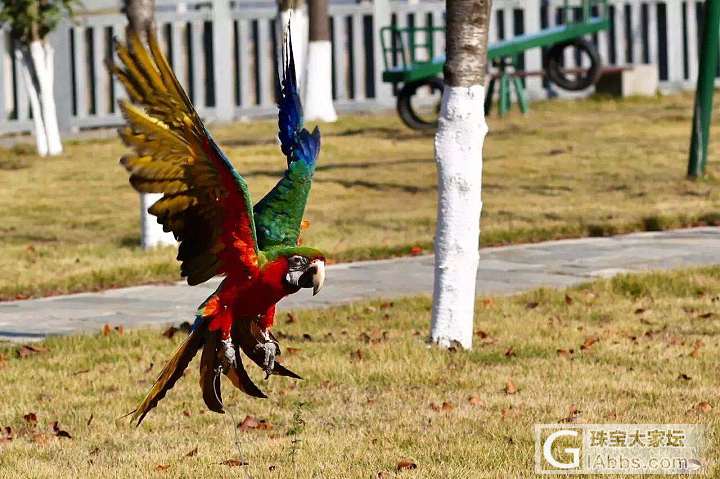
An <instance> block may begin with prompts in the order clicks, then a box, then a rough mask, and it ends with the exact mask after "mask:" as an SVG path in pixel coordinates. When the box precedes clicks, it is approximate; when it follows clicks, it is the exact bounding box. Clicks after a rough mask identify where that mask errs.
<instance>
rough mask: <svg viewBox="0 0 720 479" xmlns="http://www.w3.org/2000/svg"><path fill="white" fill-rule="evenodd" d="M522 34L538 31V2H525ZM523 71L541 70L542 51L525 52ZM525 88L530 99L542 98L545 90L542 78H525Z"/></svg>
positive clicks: (538, 49) (531, 0)
mask: <svg viewBox="0 0 720 479" xmlns="http://www.w3.org/2000/svg"><path fill="white" fill-rule="evenodd" d="M524 5H525V13H524V16H523V18H524V20H525V25H524V32H525V34H533V33H535V32H539V31H540V0H527V1H526V2H525V4H524ZM525 70H527V71H530V72H535V71H540V70H542V50H541V49H540V48H533V49H532V50H530V51H527V52H525ZM525 86H526V89H527V93H528V96H529V97H530V98H544V97H545V90H543V86H542V76H529V77H526V78H525Z"/></svg>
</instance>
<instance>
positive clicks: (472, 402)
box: [468, 394, 485, 406]
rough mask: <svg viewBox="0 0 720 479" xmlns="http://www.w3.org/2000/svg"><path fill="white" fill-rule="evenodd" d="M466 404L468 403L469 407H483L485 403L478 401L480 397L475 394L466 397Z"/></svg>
mask: <svg viewBox="0 0 720 479" xmlns="http://www.w3.org/2000/svg"><path fill="white" fill-rule="evenodd" d="M468 403H470V405H471V406H484V405H485V402H484V401H483V400H482V399H480V396H478V395H477V394H473V395H471V396H469V397H468Z"/></svg>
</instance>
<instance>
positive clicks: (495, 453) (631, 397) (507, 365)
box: [0, 267, 720, 478]
mask: <svg viewBox="0 0 720 479" xmlns="http://www.w3.org/2000/svg"><path fill="white" fill-rule="evenodd" d="M718 291H720V268H718V267H713V268H706V269H698V270H691V271H685V272H676V273H658V274H645V275H632V276H622V277H618V278H616V279H613V280H608V281H599V282H595V283H592V284H589V285H585V286H581V287H577V288H572V289H569V290H566V291H556V290H548V289H544V290H537V291H533V292H530V293H527V294H523V295H518V296H514V297H500V298H487V299H481V300H479V301H478V312H477V319H476V329H477V333H476V345H475V349H474V350H473V351H471V352H461V351H458V352H446V351H441V350H439V349H437V348H430V347H427V345H426V344H425V334H426V332H427V328H428V321H429V309H430V303H429V300H428V299H426V298H416V299H407V300H402V301H395V302H394V303H388V302H382V301H376V302H372V303H361V304H356V305H352V306H347V307H343V308H336V309H330V310H325V311H312V312H301V313H297V314H296V318H297V320H296V321H293V322H290V323H288V322H287V321H286V320H285V319H284V318H281V319H280V321H279V324H278V326H277V330H278V331H279V332H281V333H282V334H281V335H282V337H283V338H284V339H282V340H281V341H282V342H283V346H284V347H285V351H286V356H285V361H286V364H288V365H289V366H290V367H292V368H293V369H295V370H297V371H298V372H300V373H301V374H303V375H304V377H305V380H303V381H300V382H294V381H291V380H285V379H283V378H272V380H271V381H270V382H269V383H264V382H260V378H259V375H258V374H256V373H257V372H258V371H257V370H256V368H253V371H252V372H253V373H255V374H254V376H255V377H256V378H257V380H258V381H259V382H260V384H262V386H263V388H264V389H265V390H266V391H267V392H268V393H269V395H270V398H269V399H267V400H252V399H249V398H247V397H245V396H242V395H241V394H238V393H236V392H235V391H231V390H230V388H229V387H228V384H227V383H225V384H224V392H225V394H224V396H225V398H226V404H228V405H229V409H230V411H231V412H232V413H233V415H234V418H230V417H229V416H220V415H217V414H213V413H208V412H204V407H203V404H202V400H201V397H200V391H199V387H198V385H197V379H198V374H197V370H196V368H197V361H196V362H194V363H193V364H192V365H191V368H190V372H189V373H188V375H187V376H186V377H185V378H184V379H183V380H182V381H181V382H180V384H179V385H178V387H176V389H174V390H173V391H172V392H171V393H170V395H169V396H168V397H167V398H166V399H165V400H164V401H163V402H162V403H161V405H160V407H159V408H158V409H157V410H155V411H153V412H152V413H151V414H150V416H149V417H148V418H147V420H146V422H145V423H144V424H143V425H142V426H141V427H139V428H134V427H131V426H130V425H129V424H128V423H127V422H126V420H118V419H117V418H118V417H119V416H121V415H122V414H124V413H126V412H127V411H129V410H130V409H131V408H132V407H133V406H134V405H135V403H136V402H137V401H138V400H139V399H140V398H141V396H142V394H143V393H144V392H145V390H146V389H147V388H148V387H149V386H150V384H151V382H152V380H153V379H154V377H155V376H156V375H157V373H158V370H159V368H160V366H161V364H162V362H163V361H164V359H165V358H167V357H168V355H169V354H170V352H171V351H172V350H173V348H174V347H175V346H176V344H177V342H178V341H179V340H180V337H179V336H180V335H179V334H178V335H176V336H175V337H174V338H173V339H172V340H168V339H167V338H165V337H163V336H162V335H161V334H160V331H159V330H154V329H150V330H138V331H126V332H124V334H122V335H120V334H118V333H116V332H112V333H110V334H109V335H107V336H104V335H102V334H98V335H94V336H92V335H86V336H76V337H66V338H53V339H50V340H48V341H46V342H45V343H43V344H41V345H40V349H41V350H40V351H39V352H32V351H31V352H27V351H26V352H25V353H24V356H25V357H22V358H21V357H18V355H17V354H16V353H15V351H14V349H13V348H8V349H6V350H5V351H4V352H3V353H4V356H5V359H4V360H3V361H2V364H1V365H0V374H1V375H2V378H3V379H2V381H1V382H0V397H2V398H5V400H3V401H2V402H0V427H5V426H9V427H10V428H11V435H12V438H11V439H6V440H2V439H0V471H3V472H6V473H8V474H11V475H12V477H14V478H24V477H32V478H43V477H117V478H134V477H244V476H245V473H244V472H243V470H242V469H245V470H247V472H248V473H249V474H250V475H251V476H252V477H301V478H310V477H348V478H356V477H357V478H363V477H365V478H366V477H375V475H376V474H377V473H379V472H384V474H385V476H381V477H448V478H456V477H457V478H460V477H463V478H465V477H472V478H485V477H489V478H490V477H492V478H506V477H530V476H531V475H532V474H531V471H532V464H533V442H532V425H533V424H534V423H538V422H542V423H547V422H557V421H559V420H563V419H565V420H569V421H578V422H593V423H595V422H600V423H602V422H605V423H685V422H691V423H694V422H697V423H702V424H706V425H707V426H708V427H709V429H710V431H711V432H712V433H713V434H717V432H718V427H719V426H720V421H719V419H718V411H720V403H718V391H719V389H720V379H719V378H718V375H717V357H718V354H719V353H720V343H719V342H718V337H719V335H720V307H719V306H720V300H719V298H718V296H717V294H718ZM304 334H305V335H307V336H303V335H304ZM42 348H47V349H48V351H46V352H43V351H42ZM290 348H294V349H290ZM704 403H706V404H704ZM28 413H34V414H35V416H36V418H37V421H36V423H35V422H34V420H33V419H32V417H31V418H30V419H26V418H25V417H24V416H26V415H28ZM246 416H251V418H249V419H248V418H246ZM54 421H58V422H59V423H58V428H59V429H60V430H62V431H65V432H67V433H68V434H69V435H71V436H72V438H67V437H57V430H56V431H55V432H53V428H52V423H53V422H54ZM233 423H235V424H242V427H241V428H239V429H237V434H238V437H239V446H238V447H239V450H240V453H238V448H236V447H235V445H234V440H235V439H234V438H235V432H234V429H233V428H234V424H233ZM1 437H3V433H2V431H0V438H1ZM710 442H711V444H712V446H711V450H710V452H709V454H710V457H715V458H717V457H719V456H720V449H719V448H718V444H717V442H716V441H710ZM228 461H229V462H228ZM402 461H404V462H403V464H404V466H406V467H407V468H408V469H407V470H403V471H401V472H398V471H397V469H398V466H399V465H401V462H402ZM243 462H248V463H249V465H247V466H240V465H238V464H241V463H243ZM412 464H415V465H416V466H417V468H416V469H414V470H410V468H411V467H412Z"/></svg>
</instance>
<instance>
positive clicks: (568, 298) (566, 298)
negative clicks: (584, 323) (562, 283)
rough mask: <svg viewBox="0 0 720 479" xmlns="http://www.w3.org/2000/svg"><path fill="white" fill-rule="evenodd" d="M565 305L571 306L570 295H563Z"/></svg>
mask: <svg viewBox="0 0 720 479" xmlns="http://www.w3.org/2000/svg"><path fill="white" fill-rule="evenodd" d="M565 304H567V305H568V306H570V305H571V304H573V299H572V298H571V297H570V295H569V294H567V293H566V294H565Z"/></svg>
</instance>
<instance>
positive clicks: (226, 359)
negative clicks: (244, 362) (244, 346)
mask: <svg viewBox="0 0 720 479" xmlns="http://www.w3.org/2000/svg"><path fill="white" fill-rule="evenodd" d="M217 356H218V363H219V366H220V367H222V372H225V373H226V372H228V371H230V370H231V369H232V368H234V367H236V366H237V363H236V362H235V345H234V344H233V342H232V338H230V337H229V336H228V337H227V338H226V339H221V340H220V344H219V345H218V350H217Z"/></svg>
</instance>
